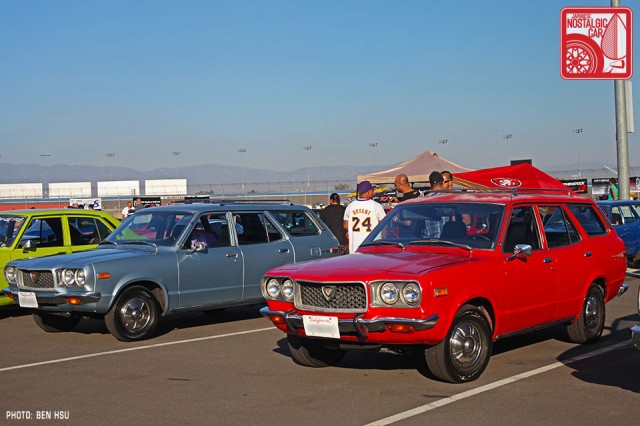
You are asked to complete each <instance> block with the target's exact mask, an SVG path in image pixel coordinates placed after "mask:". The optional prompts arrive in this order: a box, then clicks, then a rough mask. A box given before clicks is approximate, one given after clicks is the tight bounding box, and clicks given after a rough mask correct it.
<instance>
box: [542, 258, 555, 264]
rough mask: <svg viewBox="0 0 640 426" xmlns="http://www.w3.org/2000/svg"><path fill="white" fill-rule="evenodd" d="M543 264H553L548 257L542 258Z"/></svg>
mask: <svg viewBox="0 0 640 426" xmlns="http://www.w3.org/2000/svg"><path fill="white" fill-rule="evenodd" d="M543 262H544V263H551V262H553V259H552V258H550V257H545V258H544V260H543Z"/></svg>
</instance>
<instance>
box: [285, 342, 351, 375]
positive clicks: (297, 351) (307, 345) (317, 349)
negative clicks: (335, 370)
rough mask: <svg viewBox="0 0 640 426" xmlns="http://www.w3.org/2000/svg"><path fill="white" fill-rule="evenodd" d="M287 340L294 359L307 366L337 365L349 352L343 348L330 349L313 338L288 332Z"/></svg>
mask: <svg viewBox="0 0 640 426" xmlns="http://www.w3.org/2000/svg"><path fill="white" fill-rule="evenodd" d="M287 342H288V343H289V351H290V352H291V357H292V358H293V360H294V361H295V362H297V363H298V364H300V365H304V366H306V367H316V368H318V367H327V366H329V365H336V364H337V363H339V362H340V361H341V360H342V358H344V356H345V355H346V353H347V351H345V350H343V349H329V348H326V347H323V346H322V344H320V343H318V342H315V341H313V340H311V339H307V338H304V337H300V336H294V335H292V334H287Z"/></svg>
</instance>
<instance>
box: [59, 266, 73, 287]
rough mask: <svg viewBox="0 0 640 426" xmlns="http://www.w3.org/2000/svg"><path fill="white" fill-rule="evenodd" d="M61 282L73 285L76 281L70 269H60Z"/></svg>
mask: <svg viewBox="0 0 640 426" xmlns="http://www.w3.org/2000/svg"><path fill="white" fill-rule="evenodd" d="M62 282H63V283H64V285H74V284H75V282H76V278H75V276H74V273H73V271H72V270H71V269H65V270H64V271H62Z"/></svg>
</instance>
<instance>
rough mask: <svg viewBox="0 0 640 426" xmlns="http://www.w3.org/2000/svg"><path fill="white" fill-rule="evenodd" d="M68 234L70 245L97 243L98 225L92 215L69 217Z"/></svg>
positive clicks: (98, 240) (98, 237)
mask: <svg viewBox="0 0 640 426" xmlns="http://www.w3.org/2000/svg"><path fill="white" fill-rule="evenodd" d="M68 222H69V236H70V237H71V245H72V246H83V245H88V244H98V243H99V242H100V236H99V235H98V226H97V225H96V221H95V219H94V218H92V217H69V218H68Z"/></svg>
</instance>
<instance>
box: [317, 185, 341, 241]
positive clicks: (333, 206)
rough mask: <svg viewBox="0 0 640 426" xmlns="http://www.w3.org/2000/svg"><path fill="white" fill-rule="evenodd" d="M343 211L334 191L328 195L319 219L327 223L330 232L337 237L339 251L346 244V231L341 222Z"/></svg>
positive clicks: (338, 196) (338, 197)
mask: <svg viewBox="0 0 640 426" xmlns="http://www.w3.org/2000/svg"><path fill="white" fill-rule="evenodd" d="M344 211H345V208H344V206H341V205H340V195H338V194H337V193H335V192H334V193H333V194H331V196H330V197H329V205H328V206H327V207H325V208H324V209H322V211H321V212H320V219H322V221H323V222H324V223H326V224H327V226H328V227H329V230H330V231H331V233H332V234H333V235H335V237H336V238H337V239H338V243H340V248H341V249H342V250H341V251H344V250H345V248H346V246H347V231H346V230H345V229H344V226H343V223H342V221H343V218H344Z"/></svg>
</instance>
